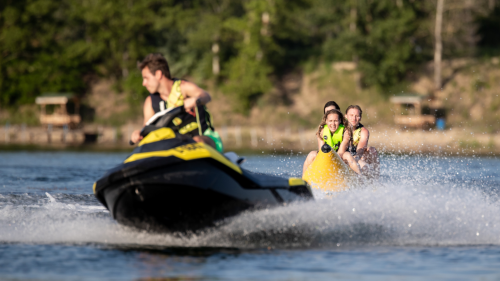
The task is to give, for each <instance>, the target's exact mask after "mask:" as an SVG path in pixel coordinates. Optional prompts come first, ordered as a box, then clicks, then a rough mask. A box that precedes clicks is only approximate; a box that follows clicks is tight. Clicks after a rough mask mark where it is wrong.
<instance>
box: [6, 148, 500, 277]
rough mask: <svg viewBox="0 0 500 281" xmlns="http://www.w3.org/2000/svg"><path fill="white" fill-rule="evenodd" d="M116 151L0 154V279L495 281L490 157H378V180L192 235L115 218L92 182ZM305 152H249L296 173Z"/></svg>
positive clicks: (499, 248) (499, 271)
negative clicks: (137, 226)
mask: <svg viewBox="0 0 500 281" xmlns="http://www.w3.org/2000/svg"><path fill="white" fill-rule="evenodd" d="M125 157H126V154H104V153H67V152H64V153H33V152H15V153H0V179H1V182H0V279H2V280H4V279H12V280H19V279H21V280H24V279H44V280H86V279H89V280H99V279H101V280H131V279H147V278H161V277H164V278H186V279H217V280H221V279H222V280H234V279H254V280H260V279H283V280H314V279H331V278H337V279H352V280H360V279H369V280H373V279H380V280H387V279H393V280H400V279H410V280H411V279H423V278H426V279H428V278H431V277H432V279H444V280H457V279H464V280H466V279H467V280H468V279H471V278H480V279H481V280H490V279H491V280H498V279H499V278H500V202H499V197H498V191H499V187H500V184H499V183H500V175H499V174H498V171H499V170H500V159H497V158H477V157H431V156H389V155H386V156H383V157H382V170H381V171H382V178H381V179H380V181H379V182H377V183H373V184H370V185H367V186H364V187H359V188H358V189H355V190H351V191H348V192H343V193H339V194H338V195H336V196H335V197H333V198H328V199H326V198H325V199H322V198H323V196H322V194H321V193H317V194H315V196H316V197H317V198H318V199H317V200H315V201H312V202H305V203H297V204H291V205H288V206H283V207H279V208H274V209H265V210H259V211H253V212H246V213H243V214H241V215H239V216H236V217H234V218H230V219H228V220H226V221H223V222H220V225H219V226H218V227H216V228H212V229H206V230H204V231H202V232H198V233H191V234H179V233H174V234H150V233H147V232H141V231H137V230H134V229H130V228H126V227H123V226H121V225H119V224H117V223H116V222H115V221H113V220H112V219H111V217H110V215H109V213H108V212H107V210H106V209H105V208H103V207H102V206H101V205H100V203H99V202H98V201H97V200H96V199H95V197H94V196H93V194H92V184H93V182H94V181H95V180H96V179H98V178H99V177H100V176H101V175H102V174H103V173H104V172H105V171H106V170H107V169H109V168H111V167H113V166H115V165H117V164H118V163H120V162H121V161H123V159H125ZM304 158H305V157H304V156H302V155H298V156H285V155H274V156H269V155H262V156H249V157H247V162H245V164H243V166H244V167H246V168H247V169H249V170H253V171H258V172H263V173H269V174H275V175H280V176H300V175H301V169H302V162H303V160H304Z"/></svg>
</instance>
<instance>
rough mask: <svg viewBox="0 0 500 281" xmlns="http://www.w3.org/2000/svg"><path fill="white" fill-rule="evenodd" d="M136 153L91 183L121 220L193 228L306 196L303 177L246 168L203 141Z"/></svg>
mask: <svg viewBox="0 0 500 281" xmlns="http://www.w3.org/2000/svg"><path fill="white" fill-rule="evenodd" d="M136 152H137V153H134V154H133V155H132V156H131V157H129V158H128V159H127V160H126V161H125V163H124V164H122V165H120V166H118V167H117V168H115V169H113V170H111V171H110V172H109V173H108V174H107V175H105V176H104V177H103V178H101V179H100V180H99V181H97V182H96V185H95V186H94V193H95V194H96V197H97V198H98V199H99V201H101V203H103V205H104V206H106V207H107V208H108V210H109V211H110V213H111V215H112V216H113V218H114V219H116V220H117V221H118V222H119V223H121V224H124V225H128V226H133V227H137V228H140V229H146V230H153V231H179V230H180V231H182V230H196V229H200V228H203V227H208V226H213V225H214V224H216V223H217V222H218V221H220V220H222V219H224V218H228V217H231V216H234V215H236V214H238V213H240V212H242V211H244V210H248V209H256V208H265V207H270V206H279V205H282V204H284V203H289V202H296V201H303V200H310V199H312V193H311V190H310V188H309V186H308V185H307V183H306V182H305V181H303V180H301V179H295V178H292V179H285V178H280V177H274V176H269V175H263V174H256V173H252V172H249V171H246V170H245V169H242V168H240V167H239V166H238V165H236V164H234V163H232V162H230V161H229V160H227V159H226V158H224V157H223V156H222V155H221V154H219V153H218V152H216V151H215V150H214V149H213V148H211V147H209V146H207V145H205V144H200V143H188V144H184V145H180V146H178V147H175V148H172V149H168V150H157V151H147V152H141V151H140V150H138V151H136ZM129 160H130V161H129Z"/></svg>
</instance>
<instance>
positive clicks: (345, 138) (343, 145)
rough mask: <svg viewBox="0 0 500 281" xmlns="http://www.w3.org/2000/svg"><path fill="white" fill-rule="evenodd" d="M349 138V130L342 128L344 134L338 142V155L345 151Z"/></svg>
mask: <svg viewBox="0 0 500 281" xmlns="http://www.w3.org/2000/svg"><path fill="white" fill-rule="evenodd" d="M350 139H351V133H349V130H344V136H342V143H341V144H340V147H339V151H338V152H337V154H338V155H339V156H340V157H342V155H343V154H344V153H345V152H346V150H347V146H348V145H349V140H350Z"/></svg>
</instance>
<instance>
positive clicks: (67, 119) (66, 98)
mask: <svg viewBox="0 0 500 281" xmlns="http://www.w3.org/2000/svg"><path fill="white" fill-rule="evenodd" d="M70 101H72V102H73V104H74V113H73V114H69V113H68V103H69V102H70ZM36 104H39V105H40V123H41V124H42V125H49V124H51V125H53V126H64V125H67V126H72V127H74V126H76V125H77V124H79V123H80V122H81V117H80V115H79V114H78V112H79V100H78V98H77V97H76V96H75V95H74V94H71V93H44V94H42V95H41V96H39V97H37V98H36ZM47 106H54V110H53V112H52V113H50V114H49V113H47V111H48V110H47Z"/></svg>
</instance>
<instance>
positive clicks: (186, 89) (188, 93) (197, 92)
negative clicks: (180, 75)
mask: <svg viewBox="0 0 500 281" xmlns="http://www.w3.org/2000/svg"><path fill="white" fill-rule="evenodd" d="M181 93H182V95H184V108H185V109H186V111H193V109H194V108H195V106H197V105H205V104H207V103H209V102H210V100H211V98H210V95H209V94H208V93H207V92H206V91H205V90H203V89H202V88H200V87H198V86H197V85H196V84H194V83H192V82H188V81H182V82H181ZM197 100H199V101H198V103H199V104H196V101H197Z"/></svg>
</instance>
